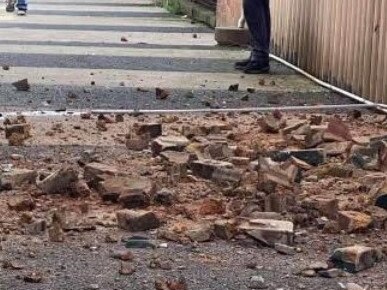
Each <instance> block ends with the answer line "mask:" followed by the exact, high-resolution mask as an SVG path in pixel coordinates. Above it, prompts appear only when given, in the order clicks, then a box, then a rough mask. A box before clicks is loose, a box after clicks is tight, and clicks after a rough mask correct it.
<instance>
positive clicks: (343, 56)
mask: <svg viewBox="0 0 387 290" xmlns="http://www.w3.org/2000/svg"><path fill="white" fill-rule="evenodd" d="M240 3H241V2H240V0H218V15H217V25H218V26H232V25H236V23H237V18H238V17H239V15H240ZM270 3H271V6H272V17H273V39H272V43H273V52H274V53H275V54H276V55H278V56H280V57H282V58H285V59H287V60H288V61H290V62H292V63H294V64H296V65H297V66H299V67H301V68H302V69H304V70H306V71H308V72H309V73H311V74H313V75H315V76H317V77H319V78H321V79H323V80H325V81H328V82H329V83H331V84H334V85H336V86H338V87H341V88H344V89H346V90H348V91H350V92H353V93H356V94H358V95H361V96H362V97H364V98H366V99H369V100H371V101H375V102H381V103H387V0H270Z"/></svg>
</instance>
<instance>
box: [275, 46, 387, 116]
mask: <svg viewBox="0 0 387 290" xmlns="http://www.w3.org/2000/svg"><path fill="white" fill-rule="evenodd" d="M270 58H272V59H274V60H275V61H277V62H279V63H282V64H283V65H285V66H287V67H288V68H290V69H292V70H294V71H296V72H298V73H300V74H302V75H303V76H305V77H306V78H308V79H310V80H311V81H313V82H315V83H316V84H319V85H320V86H322V87H324V88H327V89H329V90H332V91H333V92H336V93H338V94H341V95H343V96H346V97H348V98H350V99H352V100H354V101H357V102H360V103H363V104H368V105H375V108H376V109H378V110H380V111H382V112H383V113H387V105H384V104H376V103H374V102H371V101H369V100H366V99H364V98H362V97H360V96H358V95H355V94H353V93H350V92H348V91H346V90H343V89H340V88H339V87H336V86H334V85H331V84H329V83H327V82H324V81H322V80H320V79H318V78H316V77H314V76H312V75H311V74H309V73H307V72H306V71H304V70H303V69H301V68H299V67H297V66H295V65H293V64H291V63H290V62H287V61H286V60H284V59H282V58H280V57H278V56H275V55H273V54H270Z"/></svg>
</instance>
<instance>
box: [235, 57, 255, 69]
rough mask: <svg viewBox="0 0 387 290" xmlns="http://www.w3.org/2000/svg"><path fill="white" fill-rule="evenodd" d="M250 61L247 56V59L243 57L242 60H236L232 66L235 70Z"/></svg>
mask: <svg viewBox="0 0 387 290" xmlns="http://www.w3.org/2000/svg"><path fill="white" fill-rule="evenodd" d="M250 61H251V58H248V59H245V60H242V61H238V62H236V63H235V64H234V68H235V69H237V70H244V69H245V67H246V66H247V65H248V64H249V62H250Z"/></svg>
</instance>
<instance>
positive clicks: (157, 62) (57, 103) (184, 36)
mask: <svg viewBox="0 0 387 290" xmlns="http://www.w3.org/2000/svg"><path fill="white" fill-rule="evenodd" d="M123 39H124V40H125V41H122V40H123ZM247 55H248V51H246V50H242V49H238V48H221V47H218V46H217V45H216V42H215V41H214V35H213V30H212V29H210V28H208V27H206V26H204V25H201V24H197V23H192V22H191V21H190V20H189V19H186V18H185V17H181V16H175V15H171V14H169V13H168V12H167V11H165V10H164V9H162V8H159V7H156V6H155V5H154V4H153V3H152V1H146V0H128V1H124V0H98V1H89V0H87V1H73V0H64V1H59V0H41V1H39V0H38V1H31V5H30V11H29V15H28V16H27V17H18V16H16V15H15V14H9V13H5V11H4V10H2V11H1V12H0V65H1V66H9V67H10V69H9V70H0V111H19V110H20V111H26V110H58V109H69V110H70V109H71V110H77V109H115V108H116V109H184V108H189V109H192V108H205V107H213V108H224V107H241V106H243V107H249V106H280V105H293V104H294V105H304V104H312V105H314V104H316V105H317V104H346V103H350V101H349V100H348V99H346V98H343V97H341V96H338V95H336V94H333V93H331V92H329V91H327V90H325V89H323V88H321V87H319V86H316V85H315V84H313V83H312V82H310V81H309V80H306V79H305V78H303V77H302V76H300V75H297V74H295V73H294V72H293V71H291V70H289V69H288V68H286V67H284V66H283V65H280V64H278V63H275V62H273V63H272V72H271V74H270V75H265V76H244V75H242V74H241V73H240V72H237V71H235V70H234V69H233V62H234V61H236V60H238V59H241V58H245V57H246V56H247ZM25 78H27V79H28V80H29V82H30V84H31V89H30V91H29V92H17V91H16V89H15V88H14V87H13V86H12V83H13V82H15V81H18V80H21V79H25ZM235 83H238V84H240V91H238V92H229V91H228V88H229V86H230V85H231V84H235ZM156 87H162V88H165V89H168V90H170V91H171V95H170V97H169V98H168V99H167V100H162V101H160V100H156V98H155V94H154V90H155V88H156ZM138 88H141V89H140V90H139V89H138ZM247 88H255V89H256V92H255V93H247V92H246V89H247ZM69 93H72V95H74V94H76V96H77V98H75V99H71V100H68V98H67V96H68V95H69ZM242 99H243V101H242Z"/></svg>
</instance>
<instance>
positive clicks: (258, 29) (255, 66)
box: [235, 0, 271, 74]
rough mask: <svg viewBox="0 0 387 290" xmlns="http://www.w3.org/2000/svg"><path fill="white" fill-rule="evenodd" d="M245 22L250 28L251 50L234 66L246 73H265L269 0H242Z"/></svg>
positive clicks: (267, 63)
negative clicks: (245, 57) (246, 56)
mask: <svg viewBox="0 0 387 290" xmlns="http://www.w3.org/2000/svg"><path fill="white" fill-rule="evenodd" d="M243 10H244V15H245V19H246V23H247V25H248V27H249V30H250V35H251V46H252V51H251V54H250V57H249V58H248V59H246V60H243V61H240V62H237V63H235V68H236V69H238V70H241V71H243V72H244V73H246V74H265V73H268V72H269V71H270V63H269V53H270V37H271V17H270V1H269V0H243Z"/></svg>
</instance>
